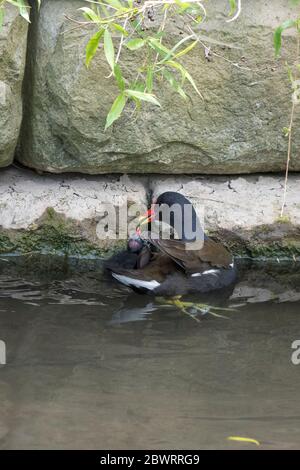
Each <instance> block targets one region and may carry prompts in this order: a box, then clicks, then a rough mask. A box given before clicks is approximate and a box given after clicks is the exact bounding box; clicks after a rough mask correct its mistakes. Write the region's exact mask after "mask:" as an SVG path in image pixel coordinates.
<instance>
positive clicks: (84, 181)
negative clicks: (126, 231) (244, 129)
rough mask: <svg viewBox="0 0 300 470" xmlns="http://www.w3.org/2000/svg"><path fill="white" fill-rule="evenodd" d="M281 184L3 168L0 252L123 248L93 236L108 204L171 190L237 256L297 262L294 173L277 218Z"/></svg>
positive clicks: (267, 179) (299, 218) (275, 179)
mask: <svg viewBox="0 0 300 470" xmlns="http://www.w3.org/2000/svg"><path fill="white" fill-rule="evenodd" d="M282 186H283V177H280V176H254V175H252V176H236V177H232V178H227V177H224V176H215V177H207V176H202V177H201V176H198V177H190V176H182V177H180V178H178V177H173V176H170V177H160V176H155V175H149V176H138V175H136V176H135V175H132V176H130V177H129V176H126V175H123V176H88V175H86V176H79V175H78V176H74V175H64V177H62V176H58V175H43V176H40V175H36V174H34V173H33V172H31V171H29V170H23V171H20V170H16V169H7V170H5V171H2V172H1V173H0V227H1V231H0V253H2V254H3V253H8V252H9V253H10V252H15V253H27V254H28V253H36V252H38V253H40V252H50V253H64V254H68V255H73V256H79V255H80V256H82V255H84V256H94V255H100V256H103V255H105V254H106V253H108V252H111V251H113V250H115V249H117V248H118V247H120V246H124V245H125V243H126V240H125V239H118V238H116V239H113V238H111V237H109V238H107V239H105V238H101V237H99V236H98V234H99V232H98V230H97V227H98V224H99V222H100V223H101V224H102V226H103V222H104V223H105V224H106V222H108V219H107V218H105V211H106V209H107V206H106V204H107V203H110V204H113V205H114V206H115V207H121V208H124V206H125V205H127V206H128V207H131V205H132V203H137V204H142V205H144V206H147V202H148V201H149V196H150V194H154V195H155V196H157V195H159V194H160V193H162V192H164V191H166V190H173V191H177V192H180V193H182V194H184V195H186V196H187V197H188V198H189V199H190V200H191V201H192V203H193V204H194V205H195V206H196V207H197V206H198V207H200V208H201V209H202V210H203V211H204V226H205V230H206V232H207V233H209V234H210V235H212V236H214V237H216V238H217V239H219V240H221V241H222V242H223V243H224V244H225V245H227V246H228V247H229V248H230V249H231V250H232V251H233V253H234V254H235V255H237V256H243V257H244V256H247V257H248V256H249V257H253V258H260V257H267V258H270V257H271V258H274V257H280V258H282V257H288V258H291V259H292V258H295V259H296V257H299V256H300V202H299V186H300V176H299V175H292V176H291V178H290V182H289V190H288V195H287V207H286V215H285V217H284V218H280V217H279V214H280V207H281V202H282ZM131 215H132V216H134V214H131ZM128 220H130V217H129V219H128Z"/></svg>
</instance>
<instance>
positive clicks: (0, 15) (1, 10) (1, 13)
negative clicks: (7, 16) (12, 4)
mask: <svg viewBox="0 0 300 470" xmlns="http://www.w3.org/2000/svg"><path fill="white" fill-rule="evenodd" d="M3 23H4V8H3V7H0V32H1V29H2V27H3Z"/></svg>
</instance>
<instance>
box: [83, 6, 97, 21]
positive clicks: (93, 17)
mask: <svg viewBox="0 0 300 470" xmlns="http://www.w3.org/2000/svg"><path fill="white" fill-rule="evenodd" d="M78 10H80V11H82V12H83V16H84V17H85V18H86V19H87V20H89V21H92V22H93V23H100V18H99V16H98V15H97V13H95V12H94V10H92V9H91V8H89V7H81V8H78Z"/></svg>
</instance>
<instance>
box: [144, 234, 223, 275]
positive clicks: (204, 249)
mask: <svg viewBox="0 0 300 470" xmlns="http://www.w3.org/2000/svg"><path fill="white" fill-rule="evenodd" d="M152 242H153V244H154V245H155V246H157V248H159V249H160V250H161V251H162V252H163V253H165V254H166V255H168V256H170V257H171V258H172V259H173V260H174V261H176V262H177V263H178V264H179V265H180V266H181V267H182V268H183V269H184V270H185V271H186V272H189V273H193V272H194V273H195V272H199V271H201V268H202V269H207V268H208V266H211V267H219V268H221V267H223V268H228V267H229V265H230V263H232V256H231V254H230V253H229V252H228V251H227V250H226V248H224V247H223V245H221V244H219V243H217V242H215V241H213V240H211V239H209V238H207V239H205V240H204V241H203V242H202V243H201V244H200V245H202V246H201V248H198V246H199V241H197V242H191V243H187V242H184V241H182V240H163V239H155V240H153V241H152ZM195 244H198V246H197V245H195ZM195 248H196V249H195Z"/></svg>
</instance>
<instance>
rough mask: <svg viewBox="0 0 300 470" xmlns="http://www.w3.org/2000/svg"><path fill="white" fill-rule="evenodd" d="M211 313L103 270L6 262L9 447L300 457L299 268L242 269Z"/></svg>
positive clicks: (2, 336)
mask: <svg viewBox="0 0 300 470" xmlns="http://www.w3.org/2000/svg"><path fill="white" fill-rule="evenodd" d="M185 300H188V301H191V302H206V303H207V302H208V299H201V298H198V299H195V298H193V299H191V298H190V299H185ZM209 304H210V305H211V306H215V307H218V308H221V310H216V309H215V310H212V309H211V308H206V309H205V308H203V309H202V312H200V314H199V316H198V317H197V318H198V319H200V321H196V320H195V318H194V317H193V316H194V314H195V312H196V311H195V309H194V308H191V309H189V310H188V313H190V315H191V316H189V315H188V314H187V313H185V312H184V311H182V310H180V308H179V307H178V306H176V305H168V304H166V303H165V302H164V299H161V300H160V301H155V300H154V299H152V298H151V297H149V296H146V295H138V294H135V293H132V292H131V291H129V290H128V289H127V288H125V287H124V288H123V287H122V286H120V285H118V284H117V283H116V282H114V281H112V280H111V279H110V278H109V277H108V276H106V275H104V274H103V273H102V271H101V264H100V263H99V262H98V261H89V262H88V261H81V262H78V261H68V260H65V259H63V258H55V257H32V256H31V257H26V258H17V257H9V258H2V259H1V261H0V340H3V341H5V344H6V365H2V366H0V400H1V414H0V448H1V449H15V448H18V449H27V448H34V449H45V448H50V449H64V448H67V449H73V448H75V449H76V448H84V449H104V448H108V449H139V448H145V449H163V448H165V449H166V448H167V449H209V448H218V449H229V448H234V449H241V448H248V449H254V448H258V447H257V445H256V444H253V443H247V442H244V443H243V442H238V441H231V440H228V437H229V436H241V437H247V438H252V439H256V440H258V441H259V442H260V448H266V449H272V448H273V449H276V448H283V449H286V448H293V449H294V448H295V449H296V448H300V400H299V389H300V365H298V366H297V365H294V364H293V363H292V361H291V355H292V352H293V350H292V348H291V344H292V342H293V341H294V340H297V339H299V340H300V267H299V264H296V263H290V264H287V263H274V264H269V263H262V264H250V265H244V264H243V265H241V267H240V279H239V282H238V284H237V285H236V286H235V288H234V289H233V290H231V292H227V293H225V294H222V295H218V296H217V295H214V296H213V297H211V298H210V299H209ZM226 308H231V309H233V310H225V309H226ZM211 312H212V313H213V312H214V313H216V314H218V316H216V315H214V314H212V313H211Z"/></svg>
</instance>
